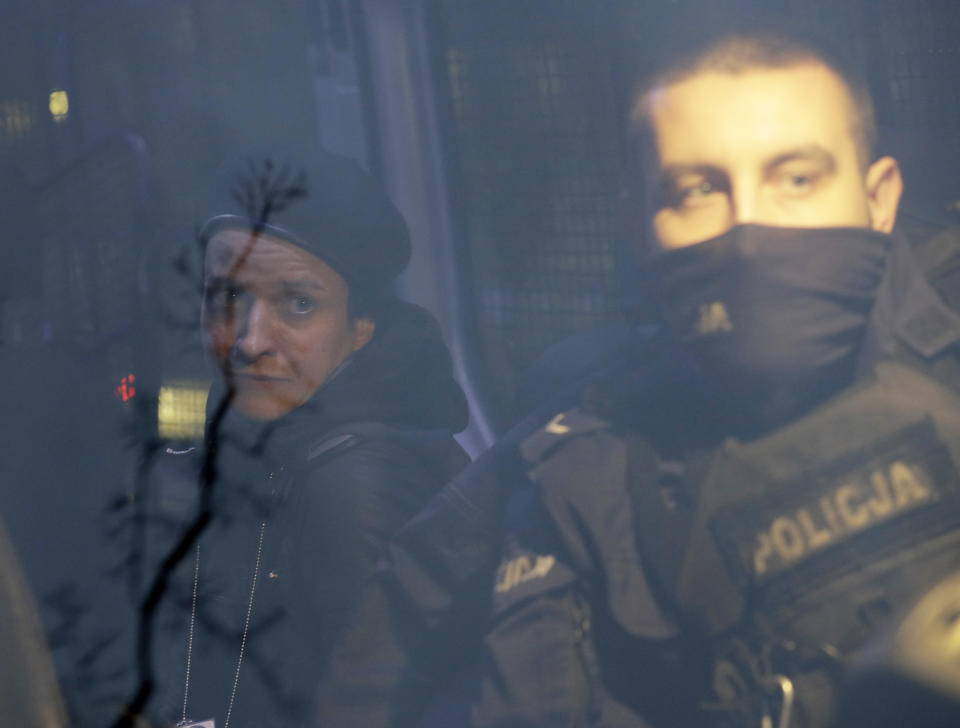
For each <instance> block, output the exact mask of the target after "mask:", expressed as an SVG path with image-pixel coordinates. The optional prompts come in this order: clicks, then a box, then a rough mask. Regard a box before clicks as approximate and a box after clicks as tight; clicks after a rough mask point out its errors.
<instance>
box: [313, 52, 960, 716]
mask: <svg viewBox="0 0 960 728" xmlns="http://www.w3.org/2000/svg"><path fill="white" fill-rule="evenodd" d="M633 102H634V103H633V108H632V114H631V123H632V128H633V130H634V132H635V135H636V138H637V140H638V142H639V145H638V146H639V147H640V148H641V149H642V164H641V167H642V170H643V172H642V180H641V181H642V184H641V185H640V187H641V188H642V197H641V198H640V199H639V200H638V201H637V203H636V204H637V205H638V207H639V209H641V210H642V211H643V212H642V217H643V219H644V227H645V228H646V229H647V232H648V235H647V236H646V239H647V240H648V241H649V242H648V245H647V249H646V250H645V251H644V257H645V261H646V265H645V273H646V280H645V282H646V283H647V284H648V285H650V286H652V287H653V290H654V291H655V293H656V298H657V300H658V302H659V304H660V312H661V314H660V319H661V321H660V323H661V325H660V327H659V329H658V331H657V332H656V334H654V335H652V336H643V337H640V336H638V337H636V338H635V340H634V342H633V351H632V352H631V353H630V355H629V356H628V361H627V363H626V364H625V365H624V366H622V367H619V368H618V367H609V370H608V371H607V372H605V373H604V376H602V377H600V378H598V380H597V381H595V382H594V383H592V384H590V385H589V386H588V387H587V388H586V389H585V391H584V393H583V395H582V397H581V402H580V406H579V407H577V408H575V409H573V410H569V411H567V412H563V413H562V414H558V415H555V416H545V414H544V412H541V413H540V414H539V415H538V416H539V417H541V418H542V419H544V421H545V424H543V425H542V427H541V428H540V430H539V431H538V432H537V433H535V434H533V435H532V436H529V437H526V438H525V439H524V437H523V436H522V435H515V439H516V440H517V441H519V444H518V445H516V446H514V443H511V442H507V443H504V444H501V446H500V452H498V453H496V454H495V455H494V456H493V457H492V458H490V457H488V458H486V459H485V460H481V462H480V463H478V464H476V465H475V467H474V468H473V469H472V470H471V471H467V473H465V474H464V475H463V476H461V477H460V478H459V479H458V482H457V483H456V484H455V485H456V486H457V488H456V491H457V492H456V495H457V497H458V498H460V497H461V496H462V495H463V493H465V492H466V493H468V495H474V496H475V497H476V501H477V502H480V503H481V504H482V505H489V504H490V503H491V502H494V501H495V499H493V498H492V497H491V496H490V493H491V492H492V491H493V490H494V488H493V486H492V485H491V483H493V481H495V480H497V478H498V477H499V478H500V481H499V485H500V486H501V488H502V490H511V489H512V491H513V493H512V495H511V496H510V500H509V503H508V505H507V506H506V520H505V526H506V535H505V537H504V540H503V543H502V547H501V553H500V556H499V564H498V565H497V566H496V567H495V568H494V573H492V574H490V575H489V579H488V581H487V589H488V591H487V601H484V600H482V599H479V598H476V599H474V603H477V602H479V603H482V604H484V605H485V607H487V608H488V613H486V614H485V615H484V624H485V627H484V628H485V630H486V633H485V635H484V637H483V639H482V646H481V647H480V652H481V657H480V659H479V660H478V661H477V665H478V667H477V669H476V671H475V674H473V675H471V676H470V677H468V678H466V679H465V683H466V686H467V687H466V689H465V690H463V691H462V692H461V695H463V696H465V697H463V698H462V701H461V702H462V703H465V704H467V705H468V709H467V710H465V711H464V712H463V713H462V714H461V715H460V717H461V718H463V720H464V721H469V723H471V724H473V725H484V726H490V725H498V726H499V725H523V726H535V725H536V726H553V725H604V726H638V725H650V724H653V725H685V724H690V725H711V724H716V725H766V724H776V723H777V721H780V722H779V724H780V725H800V724H804V725H812V726H818V725H826V724H827V723H828V721H829V720H830V715H831V712H832V704H833V701H834V692H835V691H834V686H835V685H836V683H837V679H838V678H837V674H838V673H837V670H838V667H839V666H840V665H842V663H843V660H844V658H845V657H846V655H847V654H849V653H851V652H852V651H853V650H855V649H856V648H857V647H858V646H859V645H861V644H863V642H864V640H865V639H866V637H867V636H868V635H869V634H871V633H873V632H875V631H876V630H877V629H878V628H879V626H878V624H879V622H880V621H882V617H883V615H884V614H887V613H889V612H891V611H896V609H897V608H899V606H900V605H901V603H903V602H905V601H908V600H909V595H912V594H918V592H919V591H920V590H922V589H923V588H924V587H925V586H926V585H927V584H929V583H932V582H934V581H936V579H937V578H939V576H941V575H942V574H944V573H947V572H949V571H951V570H952V569H955V568H958V567H960V563H958V558H957V556H956V554H957V553H958V551H960V550H958V549H957V548H956V545H957V532H956V530H955V528H954V526H955V524H956V522H957V521H956V518H955V514H956V512H957V509H956V506H955V505H954V502H955V498H956V495H955V493H956V490H957V482H958V479H957V476H956V467H955V464H954V463H955V462H956V461H957V458H958V457H960V429H958V427H957V425H958V424H960V423H958V420H957V413H958V412H960V399H958V395H957V393H956V392H955V391H954V389H953V387H952V385H951V384H950V381H956V380H955V366H954V363H953V352H954V350H955V345H956V343H957V342H958V341H960V320H958V318H957V316H956V315H955V314H954V313H953V312H952V311H950V310H949V309H947V308H946V307H945V306H944V304H943V303H942V302H941V301H940V299H939V298H938V297H937V295H936V294H935V293H934V291H933V289H932V288H931V287H930V285H929V284H928V282H927V281H926V280H925V278H924V277H923V275H922V274H921V272H920V271H919V270H918V268H917V266H916V264H915V262H914V260H913V258H912V255H911V252H910V250H909V249H908V247H907V246H906V244H905V243H904V242H903V241H901V240H898V239H896V238H895V237H894V236H893V235H892V233H893V229H894V224H895V222H896V215H897V207H898V204H899V201H900V196H901V192H902V180H901V176H900V172H899V168H898V165H897V163H896V161H895V160H894V159H892V158H890V157H876V156H875V154H874V146H875V123H874V114H873V107H872V104H871V102H870V97H869V94H868V92H867V90H866V87H865V85H864V84H863V83H862V81H860V80H859V78H858V77H857V76H856V74H854V73H853V72H851V71H850V69H849V68H848V67H847V66H845V65H844V64H843V63H841V62H840V61H839V60H837V59H836V58H835V57H833V56H832V55H831V54H829V53H827V52H826V51H824V50H822V49H821V48H819V47H818V46H816V45H814V44H812V43H808V42H804V41H798V40H795V39H791V38H788V37H785V36H780V35H773V34H769V33H745V34H737V35H724V36H721V37H718V38H717V39H715V40H714V41H713V42H711V43H709V44H705V45H701V46H699V47H697V48H696V49H694V50H693V51H691V52H689V53H686V54H678V55H677V57H676V59H675V60H674V62H672V63H671V64H670V65H669V66H667V67H666V68H665V69H664V70H662V71H661V72H660V73H658V74H657V75H656V76H654V77H653V78H652V79H651V80H650V81H649V82H648V83H647V84H646V85H645V86H644V87H643V88H642V89H641V90H640V92H639V93H638V94H637V95H636V97H635V98H634V100H633ZM516 451H519V453H520V456H519V458H518V459H519V460H521V463H520V464H519V465H515V464H514V458H515V455H514V453H515V452H516ZM491 459H492V460H495V461H496V463H497V465H496V466H494V465H491V464H490V461H491ZM524 470H525V471H526V474H521V473H522V471H524ZM471 474H476V477H473V479H472V481H471ZM484 479H486V481H487V485H488V487H486V488H484V487H483V481H484ZM478 483H479V485H478ZM484 497H486V498H487V500H482V499H483V498H484ZM457 502H460V500H458V501H457ZM450 510H454V509H452V508H451V509H450ZM467 510H468V509H467V508H466V507H465V506H462V505H461V506H460V508H459V511H460V512H466V511H467ZM494 510H495V508H493V507H491V508H490V512H493V511H494ZM438 513H439V510H438V509H434V511H433V517H432V519H431V517H429V515H430V512H428V515H427V516H424V517H421V521H420V524H421V529H420V531H419V532H418V531H417V530H416V526H417V524H416V523H415V524H413V525H412V527H408V529H406V530H405V532H401V536H400V539H399V540H398V541H395V542H394V544H393V546H392V547H391V549H392V551H391V553H392V558H393V561H392V563H388V564H387V565H386V566H385V567H383V570H382V571H381V573H380V574H379V575H378V580H377V581H376V582H375V583H374V588H376V587H377V585H378V584H379V585H380V591H379V593H378V594H377V597H376V598H371V599H368V600H367V602H366V605H365V607H366V612H367V613H368V614H369V615H375V614H381V615H382V614H383V613H384V612H387V613H388V614H390V615H391V617H392V621H391V622H390V624H391V625H393V627H394V629H395V630H396V631H397V635H396V636H395V638H394V639H393V640H392V641H391V642H389V644H390V645H392V647H393V648H394V649H393V650H392V651H390V652H389V654H387V652H388V651H385V650H383V649H379V650H378V649H371V648H370V645H369V644H367V645H366V646H365V645H364V644H363V642H362V640H360V639H358V638H357V637H356V636H357V635H359V634H362V632H363V628H364V627H367V628H369V627H370V626H371V624H373V623H374V620H373V619H372V618H371V619H368V620H367V621H366V622H363V623H361V625H359V626H358V628H357V629H356V630H354V633H353V635H352V636H353V637H354V638H353V639H352V640H351V639H348V640H347V642H345V643H344V647H343V648H342V649H341V651H340V653H339V656H338V657H339V659H338V661H337V662H336V664H335V667H336V670H335V672H334V674H333V677H332V678H331V679H330V680H329V681H328V685H329V686H335V687H336V688H338V689H340V691H341V692H340V695H341V696H346V697H341V698H338V699H332V698H330V697H329V696H330V694H332V688H328V692H327V693H326V695H325V697H327V698H328V706H332V707H330V708H329V709H328V711H327V716H328V717H329V716H332V717H335V718H337V719H338V720H334V721H332V723H331V724H335V725H361V724H365V725H374V724H383V725H402V724H406V723H413V722H415V713H416V710H415V708H414V707H411V705H410V700H409V698H408V696H409V694H410V693H412V692H414V691H415V689H416V688H418V687H421V685H422V682H423V680H424V679H425V678H426V677H427V676H428V675H429V668H430V666H431V660H434V661H436V660H438V659H439V660H440V661H443V660H446V661H447V663H448V664H449V663H451V662H455V660H454V659H453V658H451V657H450V655H449V653H444V649H443V647H444V646H442V645H437V646H435V647H431V648H429V649H426V650H424V649H420V650H419V651H418V650H416V649H412V648H405V647H404V642H405V639H404V632H403V630H404V629H405V627H406V626H407V625H409V624H411V623H412V620H408V621H407V622H400V621H397V619H396V615H399V614H401V613H405V614H411V613H418V614H422V615H426V617H427V619H426V620H423V622H424V623H426V624H427V625H428V627H429V629H426V630H425V632H426V634H427V635H429V634H430V633H431V630H433V632H434V633H438V632H441V631H442V630H443V629H444V627H445V626H446V628H447V629H449V625H450V624H454V625H461V629H460V630H459V633H460V635H461V637H460V639H461V643H462V641H463V637H462V635H463V634H464V633H466V632H468V630H466V629H464V628H463V627H462V624H463V620H462V618H458V617H457V616H456V615H457V613H458V609H459V610H460V612H459V613H460V614H462V613H463V611H464V610H465V609H467V608H466V607H463V606H462V605H464V604H467V603H470V599H468V598H467V596H466V595H467V594H469V588H470V586H471V583H470V580H469V579H468V578H467V577H463V578H459V575H458V574H456V573H455V570H454V569H453V568H452V563H451V564H447V562H446V561H444V560H443V556H444V554H448V553H453V552H452V551H451V550H450V549H448V548H444V547H445V546H447V545H449V544H451V543H455V542H456V541H457V539H460V541H462V540H463V539H464V534H465V533H467V532H468V530H467V529H466V528H461V529H459V530H458V531H457V533H456V537H454V536H453V535H452V534H451V533H450V529H444V528H442V527H441V525H440V524H442V520H443V519H441V518H439V517H438V515H437V514H438ZM460 520H461V521H462V522H467V521H468V520H469V519H467V518H466V517H464V516H460ZM479 520H480V519H478V518H474V519H473V522H474V523H476V522H479ZM491 520H492V519H491ZM431 529H432V530H431ZM493 532H494V530H493V529H491V531H490V533H493ZM480 534H481V529H480V528H479V527H478V528H476V529H474V531H473V535H474V536H475V537H477V538H478V539H480V538H482V536H481V535H480ZM431 537H432V538H433V539H434V541H435V543H436V548H435V549H434V550H433V551H430V549H429V545H430V539H431ZM488 538H489V536H488ZM474 546H475V547H474V548H473V549H472V550H468V549H466V548H462V549H461V550H460V551H459V552H458V553H459V554H461V556H460V561H461V563H464V564H466V565H469V566H476V565H477V564H479V563H480V561H479V560H478V559H477V557H476V553H477V552H478V551H479V550H480V549H478V548H476V544H474ZM434 557H436V560H435V561H434V560H433V559H434ZM448 561H450V562H452V559H448ZM431 563H435V564H447V566H445V567H444V568H442V569H440V568H434V569H429V568H427V566H428V565H429V564H431ZM448 567H449V568H448ZM464 570H465V571H466V572H467V573H468V574H469V576H470V578H471V579H473V582H472V584H476V583H479V582H481V581H482V579H481V578H479V577H478V576H476V574H477V572H479V571H481V569H480V568H479V566H476V568H473V569H470V568H466V569H464ZM450 573H453V575H452V576H450V575H449V574H450ZM425 575H427V576H429V577H430V578H424V576H425ZM444 580H446V581H444ZM413 584H417V585H418V586H420V587H421V591H420V592H419V594H420V596H421V598H419V599H418V598H417V596H416V595H415V590H414V589H412V588H411V585H413ZM424 587H426V588H425V589H424ZM423 595H427V596H426V597H425V596H423ZM427 597H429V598H427ZM400 605H402V609H401V606H400ZM418 610H419V611H418ZM451 615H453V616H451ZM415 630H416V628H414V631H415ZM418 634H419V633H418ZM368 642H369V640H368ZM406 642H407V643H408V644H409V642H410V640H409V639H407V640H406ZM411 655H412V657H411ZM437 655H441V657H440V658H437ZM368 668H372V669H368ZM365 669H368V670H367V672H365ZM373 674H375V675H377V680H378V681H379V682H378V683H377V684H376V685H375V686H373V682H374V681H373V680H369V679H368V680H366V683H364V677H363V676H364V675H373ZM388 675H390V676H391V677H389V678H388V677H386V676H388ZM398 676H399V677H398ZM371 686H373V688H374V689H372V690H369V689H367V690H365V689H364V688H370V687H371ZM378 690H379V693H378V692H377V691H378ZM405 690H406V692H405ZM372 696H373V697H372ZM382 696H386V697H385V700H387V701H389V705H387V706H386V707H384V708H383V709H382V710H380V711H379V712H378V711H377V710H374V709H372V708H371V707H370V705H369V703H370V702H376V700H377V699H380V697H382ZM364 699H366V700H367V701H368V704H367V705H364V704H363V703H364ZM398 706H400V707H399V708H398ZM374 707H376V706H374ZM361 715H367V716H375V718H376V720H377V721H380V722H370V721H367V722H366V723H363V722H361V721H359V720H357V721H355V722H351V721H352V720H354V718H356V717H357V716H361ZM448 715H449V713H448ZM448 724H449V721H448Z"/></svg>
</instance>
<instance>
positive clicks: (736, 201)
mask: <svg viewBox="0 0 960 728" xmlns="http://www.w3.org/2000/svg"><path fill="white" fill-rule="evenodd" d="M646 103H647V104H648V106H647V113H648V114H649V119H650V122H651V128H652V131H653V141H654V146H655V152H656V157H657V161H658V164H656V165H654V166H653V168H652V171H653V172H654V173H655V179H653V180H650V182H652V184H649V185H648V189H650V190H651V192H652V198H653V199H651V200H650V202H651V203H652V207H651V209H652V211H653V215H652V221H651V222H652V227H653V234H654V238H655V239H656V241H657V242H658V243H659V244H660V246H661V247H663V248H676V247H682V246H686V245H692V244H694V243H698V242H702V241H704V240H707V239H709V238H712V237H715V236H717V235H720V234H721V233H723V232H726V231H727V230H729V229H730V228H731V227H733V226H735V225H739V224H743V223H756V224H764V225H775V226H787V227H834V226H853V227H872V228H874V229H876V230H880V231H883V232H890V230H892V228H893V223H894V220H895V217H896V209H897V204H898V202H899V197H900V190H901V188H902V183H901V181H900V175H899V170H898V169H897V164H896V162H895V161H894V160H893V159H891V158H889V157H885V158H882V159H880V160H878V161H876V162H875V163H874V164H873V165H872V166H870V167H869V169H868V170H867V171H866V172H864V166H865V165H864V164H863V160H861V159H860V158H859V156H858V146H857V136H856V126H855V118H856V117H855V114H854V110H853V106H852V103H853V102H852V100H851V98H850V95H849V93H848V91H847V89H846V87H845V86H844V84H843V82H842V81H841V80H840V78H839V77H837V76H836V74H834V72H833V71H831V70H830V69H828V68H827V67H825V66H823V65H821V64H819V63H817V62H813V61H811V62H804V63H799V64H797V65H794V66H790V67H787V68H774V69H768V68H756V69H750V70H747V71H744V72H742V73H737V74H732V73H721V72H713V71H709V72H703V73H699V74H696V75H694V76H692V77H690V78H687V79H684V80H681V81H679V82H677V83H674V84H671V85H668V86H665V87H661V88H657V89H654V90H653V92H651V93H650V94H648V96H647V97H646Z"/></svg>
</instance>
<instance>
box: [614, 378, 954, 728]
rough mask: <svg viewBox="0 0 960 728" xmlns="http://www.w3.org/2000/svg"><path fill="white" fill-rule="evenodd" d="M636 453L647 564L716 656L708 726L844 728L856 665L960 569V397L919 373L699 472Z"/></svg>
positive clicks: (707, 460)
mask: <svg viewBox="0 0 960 728" xmlns="http://www.w3.org/2000/svg"><path fill="white" fill-rule="evenodd" d="M628 449H629V451H630V455H629V465H628V468H629V478H630V482H631V483H632V486H631V487H632V490H633V493H634V501H635V518H636V522H637V524H638V528H637V531H638V533H637V538H638V541H639V548H640V550H641V553H642V554H643V557H644V559H645V560H646V561H645V563H644V567H645V569H646V570H647V571H649V572H650V576H651V579H652V581H653V582H654V583H655V584H657V585H658V587H659V589H660V590H661V592H662V596H665V597H666V599H667V601H669V602H671V603H672V606H673V607H674V608H675V609H676V610H677V612H678V613H679V614H680V619H681V621H682V623H683V628H684V633H685V634H687V635H691V643H693V642H696V643H697V644H698V647H702V646H703V645H706V646H707V649H708V650H709V653H710V654H711V655H712V661H713V670H712V680H711V684H710V685H709V686H708V688H707V690H706V693H707V696H706V697H705V699H704V701H703V705H702V707H703V714H702V716H701V718H699V719H698V721H699V723H698V724H699V725H716V726H760V725H764V726H773V725H778V724H779V725H780V726H790V727H791V728H796V727H797V726H804V727H806V728H821V727H822V726H826V725H829V723H830V720H831V715H832V713H833V712H834V703H835V698H836V694H837V687H838V685H839V684H840V680H841V678H842V667H843V662H844V659H845V658H846V657H847V656H849V655H850V654H851V653H852V652H853V651H855V650H857V649H858V648H860V647H862V646H863V645H864V644H865V643H867V642H868V640H869V639H870V638H871V637H873V636H875V635H877V634H878V632H880V631H881V630H883V629H884V628H885V627H886V626H888V625H889V624H890V623H891V622H892V621H893V620H892V619H891V617H895V616H896V615H898V614H900V613H902V611H903V610H904V609H905V608H907V607H909V606H910V605H911V604H912V603H913V602H914V601H916V599H918V598H919V597H920V596H921V595H922V594H923V593H925V592H926V591H927V590H928V589H929V588H931V587H932V586H933V585H934V584H936V583H937V582H938V581H939V580H941V579H942V578H943V577H945V576H946V575H948V574H950V573H952V572H955V571H957V570H960V476H958V469H957V463H960V394H958V393H957V392H955V391H954V390H952V389H949V388H947V387H945V386H944V385H942V384H940V383H938V382H937V381H935V380H933V379H932V378H930V377H928V376H927V375H925V374H924V373H922V372H920V371H918V370H916V369H913V368H910V367H907V366H905V365H902V364H898V363H893V362H886V363H881V364H879V365H878V366H877V367H876V369H875V370H874V372H873V374H872V375H871V376H869V377H867V378H865V379H863V380H861V381H860V382H859V383H858V384H857V385H855V386H854V387H852V388H850V389H849V390H847V391H845V392H843V393H842V394H840V395H839V396H837V397H835V398H834V399H832V400H831V401H829V402H827V403H826V404H824V405H822V406H820V407H819V408H817V409H816V410H814V411H813V412H812V413H810V414H808V415H807V416H805V417H803V418H801V419H800V420H798V421H795V422H793V423H791V424H789V425H787V426H785V427H783V428H781V429H780V430H778V431H776V432H774V433H772V434H770V435H768V436H766V437H764V438H762V439H760V440H757V441H754V442H750V443H747V444H744V443H740V442H737V441H733V440H729V441H727V442H726V443H724V444H723V445H722V446H721V447H720V448H719V449H717V450H715V451H713V452H711V453H707V454H703V455H701V456H694V457H692V458H691V459H689V460H688V461H686V462H682V463H679V462H678V463H664V462H663V460H661V459H660V458H658V456H657V455H656V453H655V452H654V451H653V450H652V448H651V447H650V446H649V445H648V444H647V443H646V442H645V441H644V440H642V439H639V438H637V439H635V440H633V441H632V442H631V443H630V447H629V448H628ZM652 484H656V486H653V485H652ZM698 638H699V639H698Z"/></svg>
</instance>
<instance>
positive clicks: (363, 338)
mask: <svg viewBox="0 0 960 728" xmlns="http://www.w3.org/2000/svg"><path fill="white" fill-rule="evenodd" d="M353 327H354V329H355V333H354V337H353V351H360V349H362V348H363V347H365V346H366V345H367V344H369V343H370V339H372V338H373V334H374V332H375V331H376V330H377V323H376V321H374V320H373V319H372V318H366V317H363V318H358V319H357V320H356V321H354V322H353Z"/></svg>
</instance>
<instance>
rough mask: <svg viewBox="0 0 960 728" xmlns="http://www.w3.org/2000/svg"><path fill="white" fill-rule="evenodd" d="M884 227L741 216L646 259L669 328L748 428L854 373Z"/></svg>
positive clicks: (886, 240) (877, 276)
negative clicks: (779, 222)
mask: <svg viewBox="0 0 960 728" xmlns="http://www.w3.org/2000/svg"><path fill="white" fill-rule="evenodd" d="M890 245H891V238H890V237H889V236H887V235H884V234H881V233H877V232H874V231H872V230H866V229H860V228H778V227H765V226H759V225H742V226H738V227H735V228H733V229H732V230H730V231H728V232H726V233H724V234H723V235H720V236H719V237H716V238H712V239H710V240H707V241H705V242H703V243H699V244H697V245H692V246H689V247H685V248H679V249H675V250H670V251H666V252H664V253H661V254H659V255H657V256H656V257H654V258H653V259H652V260H651V261H650V266H649V270H650V273H651V278H652V281H653V285H654V286H655V288H656V291H657V294H658V300H659V302H660V306H661V310H662V318H663V321H664V324H665V327H666V330H667V333H668V334H669V335H670V337H671V338H672V339H673V340H674V341H675V343H676V344H677V345H678V346H679V347H680V349H681V350H682V351H684V352H686V353H688V354H689V355H690V356H692V358H693V359H694V361H695V362H696V363H697V364H698V365H699V368H700V369H701V371H702V372H703V375H704V376H703V380H704V383H705V386H707V388H708V389H709V391H710V393H711V394H713V395H716V396H717V397H718V398H719V399H720V400H721V401H723V402H724V403H726V404H728V405H735V407H736V408H737V409H738V411H740V412H741V414H742V416H743V417H744V418H746V419H747V420H749V421H750V422H751V423H752V425H751V429H753V428H756V427H759V428H766V427H769V426H771V425H773V424H776V423H779V422H782V421H784V420H786V419H789V418H791V417H793V416H796V415H797V414H799V413H800V412H802V411H803V410H804V409H808V408H809V407H811V406H813V405H815V404H817V403H818V402H819V401H821V400H822V399H823V398H825V397H826V396H829V395H830V394H832V393H834V392H835V391H837V390H838V389H840V388H842V387H843V386H846V385H847V384H848V383H849V382H850V381H851V379H852V377H853V374H854V370H855V366H856V361H857V354H858V351H859V348H860V344H861V342H862V341H863V336H864V333H865V332H866V328H867V321H868V318H869V316H870V311H871V309H872V307H873V303H874V300H875V298H876V294H877V290H878V288H879V285H880V280H881V278H882V277H883V273H884V269H885V267H886V261H887V255H888V252H889V250H890Z"/></svg>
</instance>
